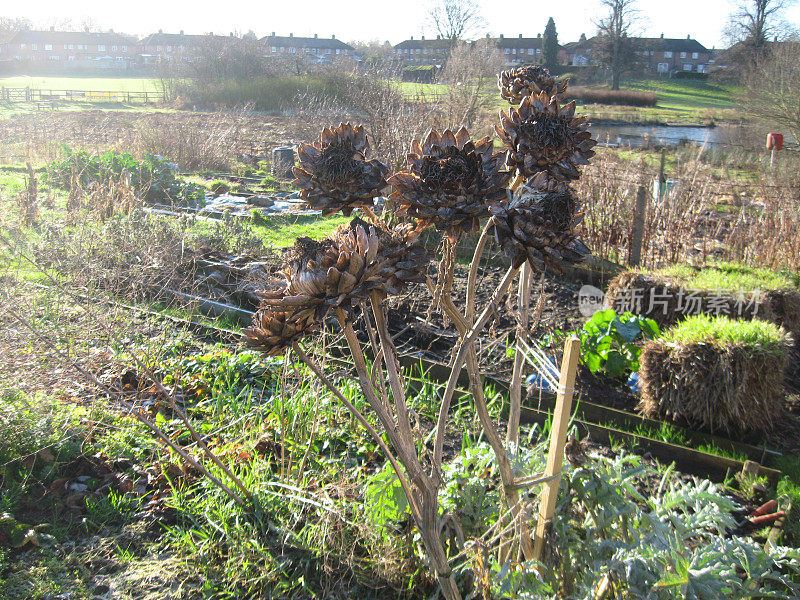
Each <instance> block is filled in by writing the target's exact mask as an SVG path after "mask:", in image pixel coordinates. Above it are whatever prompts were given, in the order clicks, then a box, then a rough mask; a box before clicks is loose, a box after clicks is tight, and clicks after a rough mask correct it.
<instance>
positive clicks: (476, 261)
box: [466, 220, 491, 325]
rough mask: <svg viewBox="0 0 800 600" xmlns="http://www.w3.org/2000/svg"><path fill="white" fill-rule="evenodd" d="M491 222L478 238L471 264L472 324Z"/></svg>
mask: <svg viewBox="0 0 800 600" xmlns="http://www.w3.org/2000/svg"><path fill="white" fill-rule="evenodd" d="M490 223H491V220H490V221H489V223H487V224H486V226H485V227H484V228H483V231H481V237H479V238H478V243H477V244H475V252H474V253H473V254H472V262H471V263H470V265H469V276H468V277H467V312H466V316H467V323H468V324H469V325H472V322H473V321H474V320H475V292H476V290H477V281H476V280H477V278H478V267H479V266H480V264H481V257H482V256H483V251H484V249H485V248H486V242H487V241H488V239H489V224H490Z"/></svg>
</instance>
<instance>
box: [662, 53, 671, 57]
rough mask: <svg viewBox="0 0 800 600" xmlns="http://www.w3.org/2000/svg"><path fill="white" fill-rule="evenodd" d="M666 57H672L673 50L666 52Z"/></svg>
mask: <svg viewBox="0 0 800 600" xmlns="http://www.w3.org/2000/svg"><path fill="white" fill-rule="evenodd" d="M664 58H672V52H664Z"/></svg>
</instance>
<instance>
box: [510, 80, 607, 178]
mask: <svg viewBox="0 0 800 600" xmlns="http://www.w3.org/2000/svg"><path fill="white" fill-rule="evenodd" d="M495 129H496V131H497V133H498V135H499V136H500V139H501V140H502V141H503V143H504V144H505V146H506V147H507V148H508V150H509V152H508V159H507V161H506V165H507V166H508V168H509V169H512V170H514V171H516V172H517V173H518V174H519V175H521V176H522V177H524V178H526V179H527V178H529V177H532V176H534V175H536V174H537V173H539V172H545V173H546V174H547V176H548V177H549V178H552V179H557V180H559V181H570V180H574V179H577V178H578V177H580V172H579V171H578V166H579V165H586V164H589V158H591V157H592V156H594V151H593V150H592V148H593V147H594V146H595V145H596V144H597V142H596V141H595V140H593V139H592V135H591V133H590V132H589V131H588V129H589V124H588V123H587V120H586V117H575V102H570V103H569V104H567V105H566V106H563V107H562V106H560V105H559V102H558V98H557V97H553V98H550V97H549V96H547V95H546V94H539V95H538V96H529V97H526V98H525V99H524V100H523V101H522V104H520V106H519V109H515V108H512V109H511V110H510V111H509V113H508V114H506V113H505V112H504V111H500V126H496V127H495Z"/></svg>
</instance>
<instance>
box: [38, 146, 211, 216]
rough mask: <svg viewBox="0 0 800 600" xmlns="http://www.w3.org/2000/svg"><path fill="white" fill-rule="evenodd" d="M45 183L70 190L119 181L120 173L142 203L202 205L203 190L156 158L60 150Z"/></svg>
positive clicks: (165, 162) (49, 169) (151, 156)
mask: <svg viewBox="0 0 800 600" xmlns="http://www.w3.org/2000/svg"><path fill="white" fill-rule="evenodd" d="M45 173H46V177H47V180H48V181H49V182H50V183H51V185H53V186H54V187H58V188H62V189H72V188H73V187H74V186H76V185H77V186H80V187H87V186H89V185H90V184H92V183H100V184H105V183H109V182H111V181H112V180H119V179H120V178H121V177H122V176H123V174H126V175H127V176H128V177H130V184H131V185H132V186H133V187H134V188H135V189H136V190H137V193H139V194H140V195H141V196H142V197H143V198H144V200H145V201H147V202H155V203H166V204H174V205H180V206H203V205H204V203H205V195H204V193H203V188H202V187H201V186H199V185H197V184H194V183H189V182H187V181H184V180H183V179H181V178H179V177H177V176H176V175H175V171H174V167H173V165H171V164H170V163H169V162H167V160H166V159H164V158H162V157H160V156H153V155H152V154H146V155H145V157H144V159H143V160H137V159H136V158H134V157H133V156H132V155H131V154H128V153H117V152H106V153H104V154H95V153H90V152H86V151H85V150H78V151H75V150H72V149H71V148H68V147H66V146H65V147H64V157H63V158H62V159H60V160H56V161H53V162H51V163H50V164H49V165H47V168H46V170H45Z"/></svg>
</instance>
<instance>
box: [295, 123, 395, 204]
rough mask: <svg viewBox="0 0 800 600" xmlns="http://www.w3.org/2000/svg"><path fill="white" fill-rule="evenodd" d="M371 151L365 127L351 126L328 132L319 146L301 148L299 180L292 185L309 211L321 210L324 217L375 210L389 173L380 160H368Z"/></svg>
mask: <svg viewBox="0 0 800 600" xmlns="http://www.w3.org/2000/svg"><path fill="white" fill-rule="evenodd" d="M368 151H369V141H368V140H367V135H366V133H365V132H364V127H362V126H361V125H356V126H355V127H353V125H351V124H350V123H346V124H345V123H340V124H339V126H338V127H336V128H325V129H323V130H322V134H321V136H320V141H319V142H315V143H314V144H303V145H301V146H300V148H299V149H298V155H299V157H300V166H298V167H295V169H294V174H295V176H296V177H297V179H295V180H294V181H293V182H292V183H293V184H294V185H296V186H298V187H300V188H301V190H300V197H301V198H302V199H303V200H305V201H306V207H307V208H310V209H314V210H321V211H322V214H323V216H327V215H331V214H333V213H337V212H339V211H341V212H342V213H344V214H345V216H350V213H352V212H353V209H354V208H368V209H371V208H372V206H373V203H374V198H375V197H376V196H380V195H381V190H382V189H383V188H384V187H386V173H387V171H388V170H389V169H388V167H387V166H386V165H385V164H383V163H382V162H380V161H378V160H367V153H368Z"/></svg>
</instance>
